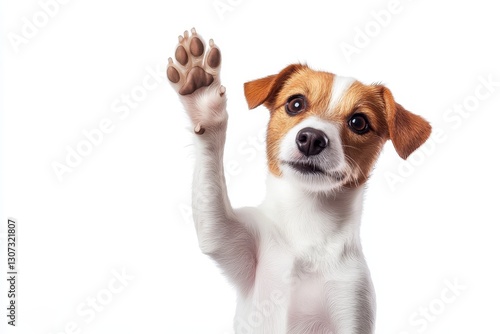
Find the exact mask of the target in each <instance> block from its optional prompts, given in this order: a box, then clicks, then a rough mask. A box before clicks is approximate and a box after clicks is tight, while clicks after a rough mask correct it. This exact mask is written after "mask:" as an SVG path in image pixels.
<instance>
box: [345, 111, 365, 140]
mask: <svg viewBox="0 0 500 334" xmlns="http://www.w3.org/2000/svg"><path fill="white" fill-rule="evenodd" d="M348 124H349V127H350V128H351V130H352V131H354V132H355V133H357V134H358V135H362V134H364V133H367V132H368V131H369V130H370V124H368V120H367V119H366V116H365V115H363V114H354V115H352V116H351V118H350V119H349V121H348Z"/></svg>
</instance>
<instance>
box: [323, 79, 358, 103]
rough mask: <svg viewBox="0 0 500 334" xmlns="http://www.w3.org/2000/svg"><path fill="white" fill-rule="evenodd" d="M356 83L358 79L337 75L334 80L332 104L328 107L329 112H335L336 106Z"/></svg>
mask: <svg viewBox="0 0 500 334" xmlns="http://www.w3.org/2000/svg"><path fill="white" fill-rule="evenodd" d="M355 81H356V79H354V78H351V77H343V76H340V75H335V77H334V78H333V85H332V93H331V97H330V103H329V105H328V110H329V111H333V110H334V109H335V106H336V105H337V104H339V103H340V100H341V99H342V96H344V94H345V92H346V91H347V90H348V89H349V87H351V85H352V84H353V83H354V82H355Z"/></svg>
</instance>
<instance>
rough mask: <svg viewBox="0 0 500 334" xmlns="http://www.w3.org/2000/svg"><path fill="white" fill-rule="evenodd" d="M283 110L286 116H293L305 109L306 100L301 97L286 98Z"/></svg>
mask: <svg viewBox="0 0 500 334" xmlns="http://www.w3.org/2000/svg"><path fill="white" fill-rule="evenodd" d="M285 109H286V112H287V114H288V115H291V116H295V115H297V114H299V113H301V112H302V111H304V109H306V99H305V97H304V96H303V95H293V96H290V97H289V98H288V101H287V102H286V105H285Z"/></svg>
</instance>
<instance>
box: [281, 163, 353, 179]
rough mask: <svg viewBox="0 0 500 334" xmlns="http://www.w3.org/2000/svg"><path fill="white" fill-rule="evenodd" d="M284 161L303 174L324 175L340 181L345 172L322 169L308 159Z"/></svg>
mask: <svg viewBox="0 0 500 334" xmlns="http://www.w3.org/2000/svg"><path fill="white" fill-rule="evenodd" d="M284 163H285V164H286V165H288V166H290V167H291V168H292V169H294V170H295V171H297V172H299V173H301V174H304V175H324V176H328V177H331V178H334V179H335V180H336V181H342V180H343V179H344V178H345V174H344V173H341V172H326V171H325V170H324V169H322V168H321V167H319V166H318V165H316V164H314V163H312V162H309V161H284Z"/></svg>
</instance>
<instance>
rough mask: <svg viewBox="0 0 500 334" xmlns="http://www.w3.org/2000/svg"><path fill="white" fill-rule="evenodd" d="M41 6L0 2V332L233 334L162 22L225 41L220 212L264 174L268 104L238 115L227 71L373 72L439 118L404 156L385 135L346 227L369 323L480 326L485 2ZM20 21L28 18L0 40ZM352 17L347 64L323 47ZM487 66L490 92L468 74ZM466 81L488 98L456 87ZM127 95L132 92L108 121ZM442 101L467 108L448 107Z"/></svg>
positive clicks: (487, 49)
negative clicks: (11, 221) (196, 217)
mask: <svg viewBox="0 0 500 334" xmlns="http://www.w3.org/2000/svg"><path fill="white" fill-rule="evenodd" d="M47 2H49V1H48V0H41V2H38V1H36V0H25V1H3V2H2V5H1V6H2V8H0V12H1V16H2V17H1V18H0V19H1V29H2V31H1V32H0V33H1V37H2V38H1V42H0V43H1V44H0V45H1V47H2V52H1V57H2V58H1V62H2V65H1V66H2V67H1V73H0V74H1V76H0V77H1V101H2V102H1V103H2V106H1V110H2V116H1V117H2V118H1V131H0V133H1V144H2V150H1V152H2V153H1V154H2V155H1V159H2V160H1V173H2V180H1V190H2V194H1V196H2V197H1V201H2V202H1V203H2V206H1V220H2V221H1V226H2V230H1V231H2V232H3V233H4V234H3V235H2V237H3V238H2V245H1V249H0V251H1V253H2V256H1V259H2V260H1V268H2V274H1V276H0V277H1V278H2V279H1V282H2V283H1V284H2V285H1V286H0V288H1V291H0V296H1V299H0V301H1V305H2V306H1V307H0V309H2V310H3V311H1V314H0V319H1V327H0V332H2V333H3V332H7V333H30V334H32V333H40V334H51V333H96V334H97V333H214V334H225V333H231V321H232V316H233V312H234V307H235V295H234V291H233V290H232V288H231V287H230V286H229V285H228V284H227V282H226V280H225V279H224V278H223V277H222V276H220V274H219V271H218V269H217V268H216V267H215V265H214V264H213V263H212V262H211V261H210V260H209V259H208V258H207V257H205V256H204V255H202V254H201V252H200V251H199V249H198V246H197V240H196V237H195V233H194V228H193V226H192V222H191V221H190V217H189V206H190V196H191V190H190V186H191V174H192V164H193V151H192V146H191V140H192V132H191V130H190V129H189V128H188V127H189V122H188V119H187V116H186V115H185V113H184V112H183V110H182V107H181V105H180V102H179V101H178V98H177V96H176V94H174V92H173V90H172V89H171V88H170V87H169V85H168V84H167V83H166V80H165V75H164V70H165V67H166V62H167V58H168V57H169V56H171V55H173V53H174V50H175V46H176V42H177V36H178V35H179V34H180V33H182V32H183V30H185V29H190V28H191V27H192V26H196V28H197V30H198V31H199V32H200V33H201V34H202V35H204V36H205V37H206V38H210V37H213V38H214V39H215V41H216V43H217V44H218V45H219V46H220V48H221V50H222V52H223V69H222V71H223V72H222V79H223V83H224V85H225V86H226V87H227V89H228V96H229V102H228V110H229V114H230V123H229V130H228V140H227V146H226V155H225V159H226V163H227V164H229V163H230V164H231V166H232V167H231V168H230V171H229V170H228V173H229V172H230V174H231V175H229V176H228V177H229V179H228V182H229V184H228V186H229V192H230V196H231V199H232V201H233V204H234V205H235V206H243V205H255V204H257V203H259V201H260V200H261V198H262V196H263V194H264V191H265V189H264V181H265V176H266V164H265V160H264V154H265V152H264V150H263V149H262V141H261V140H260V139H259V138H260V137H259V136H260V134H261V133H262V129H263V128H265V124H266V121H267V118H268V112H267V111H266V110H265V109H264V108H258V109H257V110H252V111H248V108H247V106H246V102H245V100H244V96H243V89H242V84H243V83H244V82H245V81H248V80H252V79H256V78H259V77H262V76H266V75H269V74H273V73H275V72H278V71H279V70H280V69H281V68H283V67H285V66H286V65H288V64H290V63H293V62H297V61H301V62H307V63H308V64H309V65H310V66H311V67H313V68H316V69H322V70H327V71H331V72H334V73H338V74H343V75H349V76H353V77H356V78H358V79H360V80H361V81H363V82H367V83H370V82H376V81H382V82H383V83H384V84H386V85H387V86H388V87H389V88H390V89H391V90H392V91H393V93H394V95H395V97H396V99H397V100H398V102H399V103H401V104H402V105H404V106H405V107H406V108H407V109H409V110H411V111H413V112H415V113H417V114H420V115H422V116H424V117H425V118H427V119H428V120H429V121H430V122H431V123H432V124H433V126H434V128H435V129H440V130H439V133H440V136H439V138H434V137H433V138H434V139H432V140H431V142H429V143H428V144H426V145H429V144H431V145H429V146H428V147H427V151H426V152H422V151H420V153H416V156H415V157H414V158H413V160H412V162H410V163H409V164H408V165H401V163H402V160H400V159H399V157H398V156H397V155H396V153H395V152H394V149H393V147H392V146H391V144H390V143H388V144H387V145H386V147H385V149H384V152H383V154H382V156H381V158H380V160H379V162H378V164H377V167H376V169H375V171H374V173H373V177H372V178H371V181H370V182H369V185H368V191H367V192H366V196H365V210H364V216H363V225H362V241H363V245H364V252H365V254H366V257H367V260H368V263H369V266H370V268H371V271H372V276H373V280H374V284H375V288H376V291H377V299H378V314H377V331H376V332H377V333H386V334H403V333H406V334H414V333H429V334H431V333H464V334H465V333H493V332H496V331H497V328H498V314H499V312H500V306H499V303H498V300H499V298H500V288H499V286H498V284H499V283H498V282H500V273H499V271H498V266H499V263H500V261H499V259H498V258H499V256H498V254H500V243H499V242H498V238H499V231H500V229H499V227H498V225H499V223H500V221H499V218H498V206H499V204H500V203H499V195H498V191H499V190H498V189H499V185H500V183H499V178H498V171H499V170H500V163H499V160H498V144H500V142H499V139H498V136H499V131H498V125H499V122H500V116H499V107H500V87H499V82H500V66H499V59H500V48H499V44H498V42H499V41H498V32H499V31H500V20H499V17H498V10H497V9H496V7H494V6H493V5H492V2H491V1H487V0H475V1H460V2H457V1H444V2H439V3H438V2H436V1H430V0H421V1H410V0H401V1H400V3H399V6H397V10H396V13H394V14H391V17H390V22H386V23H384V25H385V26H381V25H380V24H378V23H375V22H376V20H375V18H374V14H373V12H375V13H379V12H380V11H382V10H387V8H388V7H390V5H389V4H390V1H389V0H377V1H350V2H347V1H342V2H341V1H332V2H330V3H329V5H325V4H323V3H324V2H320V1H307V2H298V1H286V2H285V1H283V2H281V3H278V2H273V4H270V1H264V0H252V1H245V0H221V1H220V2H219V4H220V3H222V4H228V5H227V6H230V7H227V8H226V11H225V12H223V13H220V12H218V11H217V10H216V9H215V7H214V3H215V4H217V2H213V1H212V0H207V1H170V2H167V1H153V0H142V1H137V0H136V1H118V0H114V1H96V0H87V1H79V0H71V1H68V2H67V3H66V4H59V5H58V6H59V8H58V9H57V11H56V10H55V9H54V7H51V8H52V9H51V10H52V11H53V13H52V17H49V18H48V20H47V21H46V22H44V20H43V19H44V14H40V12H41V11H42V7H41V4H40V3H42V4H43V3H47ZM61 2H62V0H61ZM42 13H43V12H42ZM34 16H35V18H34ZM45 17H48V16H47V15H45ZM23 18H25V19H23ZM26 20H27V21H29V22H32V23H33V22H34V20H35V21H36V20H38V21H36V22H35V23H36V24H38V25H40V26H41V25H44V26H41V27H39V28H36V29H37V31H35V32H33V30H31V33H32V35H28V36H29V38H26V39H25V40H23V43H22V44H19V45H17V46H15V43H13V42H12V39H13V38H14V37H13V36H18V37H20V36H23V35H22V34H23V29H24V30H25V31H24V33H27V32H26V29H28V28H26V27H24V26H25V25H26V24H27V23H26ZM388 20H389V19H387V18H386V21H388ZM23 27H24V28H23ZM377 27H378V28H377ZM365 29H369V33H370V34H371V37H369V41H366V40H365V44H367V45H366V46H363V45H361V44H359V43H360V40H357V43H358V46H362V47H360V48H359V49H358V50H357V52H358V53H357V54H353V55H352V57H350V58H351V59H350V61H349V60H348V57H346V56H345V55H344V53H343V52H342V49H341V45H345V44H342V43H348V44H351V45H353V46H356V45H355V44H354V43H355V38H356V36H357V37H358V39H360V38H361V37H359V34H360V33H359V31H360V30H365ZM370 29H371V30H370ZM28 30H29V29H28ZM23 38H24V37H23ZM18 41H19V39H18ZM151 71H154V72H157V73H159V74H158V76H159V78H160V79H156V80H160V81H161V82H160V83H158V81H155V79H153V78H152V77H150V74H149V73H150V72H151ZM488 77H490V79H491V80H492V81H494V82H496V85H497V86H496V87H490V89H491V92H489V91H488V90H487V88H485V87H484V85H483V87H482V88H481V87H480V86H481V85H482V83H481V79H480V78H484V79H487V78H488ZM144 80H146V84H148V85H149V86H148V87H149V89H148V90H145V89H144V88H141V86H142V85H143V81H144ZM153 86H154V87H153ZM478 87H479V88H478ZM477 89H478V90H479V92H480V93H482V94H483V95H485V94H486V93H489V94H487V95H488V96H487V97H484V96H483V97H482V98H481V99H478V98H476V97H474V95H475V93H476V90H477ZM141 92H142V93H145V94H143V95H140V93H141ZM131 94H136V95H135V96H136V97H138V98H139V99H141V101H138V102H137V101H132V102H133V104H134V108H130V112H129V113H128V115H125V111H124V109H123V106H124V104H123V102H122V99H124V98H126V97H125V95H131ZM135 102H137V103H136V104H135ZM467 103H469V104H467ZM464 104H467V105H466V106H465V107H466V108H468V109H470V110H471V111H470V112H469V111H467V110H466V108H464ZM120 106H121V107H122V109H120V110H121V112H118V113H117V112H116V111H117V110H118V109H119V107H120ZM454 106H455V107H456V108H458V107H461V108H462V109H463V110H465V112H466V113H467V114H465V113H464V116H459V114H458V113H455V112H453V111H447V110H449V109H450V108H454ZM457 106H458V107H457ZM125 109H127V108H125ZM452 110H453V109H452ZM106 119H109V121H110V122H112V126H111V127H112V130H110V131H108V132H109V133H107V134H104V135H103V138H102V139H101V140H100V141H99V142H97V144H96V145H93V146H92V147H91V149H92V151H91V152H90V153H89V154H88V155H87V156H85V157H83V158H82V161H80V162H79V165H78V166H76V167H75V168H72V170H71V172H67V173H64V174H63V175H62V180H59V179H58V177H57V175H56V173H55V172H54V169H53V164H54V163H55V162H57V163H61V164H66V162H65V160H66V157H67V155H68V147H69V149H76V148H77V147H78V145H85V144H82V142H83V143H84V142H85V141H86V137H85V135H84V134H83V132H84V131H91V130H93V129H96V128H98V127H99V124H100V123H101V122H102V121H103V120H106ZM96 138H97V137H96ZM252 143H253V144H252ZM87 149H88V147H87ZM398 169H399V171H398ZM391 173H392V174H391ZM395 175H399V176H398V177H399V178H397V179H396V181H394V176H395ZM388 177H392V178H393V182H395V183H393V184H392V186H391V185H390V183H389V182H388V180H387V178H388ZM7 217H14V218H16V219H17V220H18V224H19V229H18V240H19V251H18V270H19V280H18V301H17V302H18V310H17V311H18V326H16V328H14V329H13V328H9V329H8V330H6V329H5V328H7V326H6V322H7V318H6V316H5V314H4V313H6V310H5V308H6V305H7V304H6V303H7V298H6V295H7V286H6V284H5V283H6V280H5V279H4V277H5V275H4V273H5V272H6V269H7V268H6V255H5V249H6V246H5V225H6V221H7ZM121 271H125V272H126V274H127V275H128V276H133V278H131V279H130V280H129V281H128V282H127V283H126V286H120V284H119V283H117V282H115V281H114V278H113V277H114V274H113V273H115V274H116V272H121ZM447 281H448V282H451V283H454V282H455V283H457V284H459V285H460V286H461V288H460V290H459V291H457V292H456V293H455V294H453V293H452V292H450V291H448V294H447V295H446V296H448V297H453V298H452V299H453V301H451V302H450V300H449V298H446V301H447V302H444V301H443V300H442V297H441V292H442V291H443V290H445V289H447V283H446V282H447ZM110 283H111V285H112V287H114V288H116V289H118V288H120V289H119V290H121V291H120V292H116V293H113V292H110V290H109V289H110V288H109V284H110ZM113 284H114V285H113ZM448 284H449V283H448ZM116 289H114V290H115V291H116ZM92 298H97V300H98V302H99V300H101V302H102V303H104V304H105V305H104V306H102V305H101V306H102V310H101V311H100V312H95V317H94V318H93V319H92V320H90V315H89V313H86V314H87V315H85V316H82V314H81V313H79V312H78V311H77V309H78V308H79V307H80V308H83V309H84V310H87V312H90V311H89V310H90V306H88V305H87V303H88V301H89V300H91V299H92ZM429 307H430V308H431V311H430V316H431V317H429V318H428V320H422V319H425V318H424V317H423V316H421V315H419V314H420V313H419V312H424V311H423V310H425V309H427V308H429ZM410 318H413V321H411V320H410ZM430 319H432V320H430ZM415 320H418V321H419V322H417V323H415ZM424 325H425V326H424ZM9 327H10V326H9ZM65 328H66V329H65ZM72 328H73V329H72ZM75 328H76V329H75Z"/></svg>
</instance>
